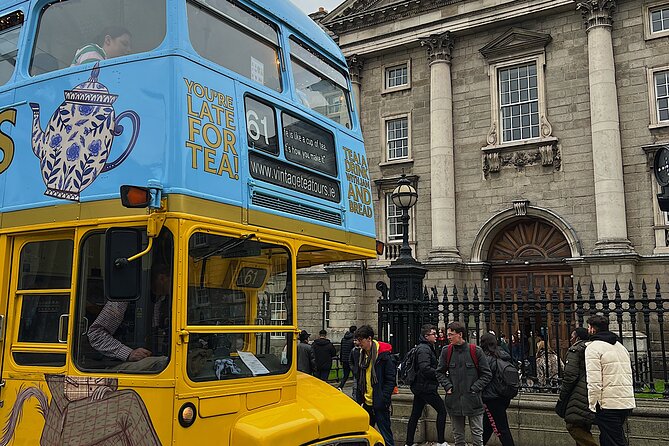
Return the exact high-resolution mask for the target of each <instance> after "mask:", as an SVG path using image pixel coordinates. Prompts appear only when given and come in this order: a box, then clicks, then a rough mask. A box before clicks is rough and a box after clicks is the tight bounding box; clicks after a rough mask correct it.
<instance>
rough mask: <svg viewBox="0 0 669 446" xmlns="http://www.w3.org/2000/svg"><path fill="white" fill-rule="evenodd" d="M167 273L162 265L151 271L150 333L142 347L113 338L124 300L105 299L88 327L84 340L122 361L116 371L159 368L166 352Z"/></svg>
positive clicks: (169, 284) (162, 363)
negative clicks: (86, 338)
mask: <svg viewBox="0 0 669 446" xmlns="http://www.w3.org/2000/svg"><path fill="white" fill-rule="evenodd" d="M170 290H171V275H170V272H169V269H168V267H167V266H165V265H161V264H159V265H155V266H154V267H153V268H152V270H151V304H150V305H149V308H150V313H151V314H150V324H151V330H150V332H149V333H150V336H149V339H147V341H149V343H148V344H147V345H146V346H145V347H149V348H151V349H152V350H149V349H148V348H145V347H138V348H131V347H129V346H127V345H125V344H124V343H123V342H121V341H120V340H119V339H117V338H116V337H115V335H116V334H117V331H118V330H119V327H120V326H121V324H122V323H123V320H124V318H125V313H126V310H127V309H128V304H129V302H128V301H107V303H105V305H104V307H103V308H102V310H101V311H100V314H99V315H98V316H97V318H95V321H94V322H93V324H92V325H91V326H90V328H89V330H88V341H89V343H90V344H91V347H93V348H94V349H95V350H97V351H98V352H99V353H101V354H102V355H103V356H105V357H107V358H111V359H116V360H120V361H122V362H123V363H122V364H120V365H118V366H117V367H115V369H116V370H128V371H133V370H135V371H147V370H154V371H158V370H162V369H163V368H164V366H165V365H166V364H167V360H168V358H167V356H168V355H169V350H170V344H169V329H170V313H171V310H170V303H171V295H170Z"/></svg>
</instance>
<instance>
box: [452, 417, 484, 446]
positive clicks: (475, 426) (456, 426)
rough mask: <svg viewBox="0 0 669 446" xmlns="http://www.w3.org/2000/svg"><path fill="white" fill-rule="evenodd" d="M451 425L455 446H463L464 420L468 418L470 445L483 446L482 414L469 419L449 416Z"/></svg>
mask: <svg viewBox="0 0 669 446" xmlns="http://www.w3.org/2000/svg"><path fill="white" fill-rule="evenodd" d="M450 417H451V424H452V425H453V438H454V439H455V446H465V444H466V443H465V418H469V429H470V430H471V432H472V444H473V445H474V446H483V414H481V415H472V416H469V417H464V416H459V415H450Z"/></svg>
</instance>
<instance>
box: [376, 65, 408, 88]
mask: <svg viewBox="0 0 669 446" xmlns="http://www.w3.org/2000/svg"><path fill="white" fill-rule="evenodd" d="M407 88H411V64H410V63H409V61H406V62H402V63H399V64H394V65H388V66H384V67H383V91H382V93H390V92H392V91H398V90H405V89H407Z"/></svg>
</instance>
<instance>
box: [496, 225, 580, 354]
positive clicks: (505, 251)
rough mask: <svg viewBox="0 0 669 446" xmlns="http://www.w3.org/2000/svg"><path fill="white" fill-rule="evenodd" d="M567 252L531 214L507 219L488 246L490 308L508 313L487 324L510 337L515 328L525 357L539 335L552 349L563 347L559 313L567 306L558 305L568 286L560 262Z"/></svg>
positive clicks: (560, 237) (556, 234)
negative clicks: (557, 311)
mask: <svg viewBox="0 0 669 446" xmlns="http://www.w3.org/2000/svg"><path fill="white" fill-rule="evenodd" d="M571 255H572V252H571V249H570V243H569V241H568V240H567V238H566V237H565V235H564V234H563V232H562V231H560V229H559V228H557V227H556V226H555V225H553V224H552V223H551V222H548V221H546V220H543V219H541V218H536V217H527V216H525V217H518V218H515V219H512V220H511V221H509V222H508V224H507V225H506V226H504V227H502V228H501V229H500V230H499V231H498V232H497V234H496V235H495V236H494V238H493V239H492V241H491V242H490V244H489V249H488V258H487V259H486V260H487V261H488V263H489V264H490V271H489V279H490V281H489V284H490V292H491V296H492V300H493V302H494V308H493V310H495V309H499V310H500V313H499V315H500V316H501V315H503V314H506V312H512V313H513V316H512V318H510V319H509V318H508V317H504V318H500V319H501V320H496V318H492V320H491V322H493V323H492V325H493V327H492V328H493V330H496V331H497V330H499V331H498V332H500V333H506V334H507V336H508V334H509V333H513V334H515V335H516V337H518V335H517V333H518V331H521V332H522V333H521V335H520V338H521V339H523V343H524V344H525V345H524V347H523V350H524V351H525V354H526V355H527V356H529V357H533V356H535V355H534V353H535V351H536V342H537V341H538V340H540V339H544V340H548V344H549V345H550V347H551V348H552V349H554V350H556V351H557V350H560V351H563V350H566V348H568V347H569V345H568V339H569V333H567V332H566V330H567V328H566V321H565V314H564V311H565V310H567V311H569V310H568V309H566V308H564V305H561V303H562V302H563V300H564V294H565V290H566V289H569V290H571V289H573V276H572V268H571V267H570V266H569V265H567V264H566V263H565V262H564V260H565V259H566V258H569V257H571ZM548 307H550V308H551V310H552V309H553V308H560V313H559V314H558V315H557V316H556V315H554V314H552V312H550V311H549V312H547V311H546V309H547V308H548ZM510 341H512V339H510ZM556 341H557V342H556Z"/></svg>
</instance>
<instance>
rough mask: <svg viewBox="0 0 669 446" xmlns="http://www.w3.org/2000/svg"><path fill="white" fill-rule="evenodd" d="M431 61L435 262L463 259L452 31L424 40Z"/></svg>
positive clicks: (431, 139)
mask: <svg viewBox="0 0 669 446" xmlns="http://www.w3.org/2000/svg"><path fill="white" fill-rule="evenodd" d="M420 44H421V45H422V46H424V47H426V48H427V58H428V62H429V64H430V161H431V162H430V164H431V171H430V188H431V200H430V205H431V208H432V249H431V251H430V254H429V255H430V258H431V259H432V260H433V261H458V262H459V261H461V258H460V253H459V252H458V248H457V237H456V232H455V166H454V163H453V158H454V157H453V88H452V86H451V52H452V51H453V36H452V35H451V33H450V32H448V31H447V32H445V33H443V34H433V35H431V36H430V37H428V38H425V39H421V40H420Z"/></svg>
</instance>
